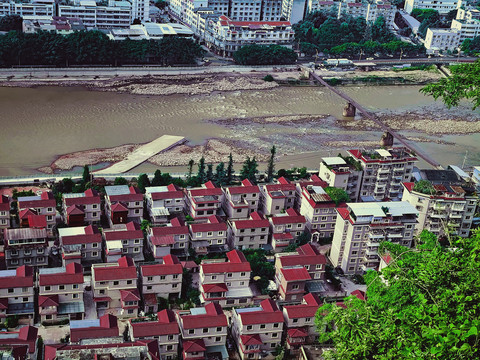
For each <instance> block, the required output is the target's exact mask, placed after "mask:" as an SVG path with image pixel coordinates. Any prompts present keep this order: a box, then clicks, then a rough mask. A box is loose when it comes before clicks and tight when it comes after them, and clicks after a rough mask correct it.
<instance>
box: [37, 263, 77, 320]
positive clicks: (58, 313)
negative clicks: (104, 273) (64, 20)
mask: <svg viewBox="0 0 480 360" xmlns="http://www.w3.org/2000/svg"><path fill="white" fill-rule="evenodd" d="M38 290H39V293H38V313H39V315H40V318H41V321H42V322H56V321H58V320H62V319H69V320H83V317H84V315H85V306H84V303H83V268H82V265H80V264H78V263H70V264H68V265H67V266H66V267H59V268H48V269H40V270H39V275H38Z"/></svg>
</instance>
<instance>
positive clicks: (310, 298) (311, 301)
mask: <svg viewBox="0 0 480 360" xmlns="http://www.w3.org/2000/svg"><path fill="white" fill-rule="evenodd" d="M303 302H304V303H305V304H307V305H316V306H320V304H321V303H322V302H321V301H320V298H319V297H318V295H316V294H312V293H308V294H307V295H304V296H303Z"/></svg>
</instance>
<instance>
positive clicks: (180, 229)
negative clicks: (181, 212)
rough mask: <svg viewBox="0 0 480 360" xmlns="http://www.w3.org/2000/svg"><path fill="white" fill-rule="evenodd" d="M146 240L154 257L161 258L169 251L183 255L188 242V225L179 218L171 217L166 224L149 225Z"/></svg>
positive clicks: (186, 251)
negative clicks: (158, 225)
mask: <svg viewBox="0 0 480 360" xmlns="http://www.w3.org/2000/svg"><path fill="white" fill-rule="evenodd" d="M147 241H148V246H149V249H150V251H151V252H152V253H153V256H154V257H155V259H162V258H163V257H165V256H167V255H169V254H170V253H172V254H174V255H178V256H185V255H187V253H188V244H189V231H188V226H186V225H185V224H184V223H183V220H181V219H180V218H173V219H172V220H171V222H170V224H168V225H167V226H161V227H150V230H149V232H148V235H147Z"/></svg>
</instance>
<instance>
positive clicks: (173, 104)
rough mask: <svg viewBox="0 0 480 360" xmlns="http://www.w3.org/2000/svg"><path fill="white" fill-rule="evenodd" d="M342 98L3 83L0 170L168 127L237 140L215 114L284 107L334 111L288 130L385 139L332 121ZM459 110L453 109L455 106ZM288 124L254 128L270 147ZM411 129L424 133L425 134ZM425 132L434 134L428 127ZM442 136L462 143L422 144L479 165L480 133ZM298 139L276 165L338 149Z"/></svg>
mask: <svg viewBox="0 0 480 360" xmlns="http://www.w3.org/2000/svg"><path fill="white" fill-rule="evenodd" d="M343 90H345V92H346V93H347V94H348V95H350V96H351V97H353V98H354V99H356V100H357V101H358V102H360V103H362V104H364V105H365V106H366V107H367V108H369V109H371V110H389V111H404V110H406V109H411V110H419V109H425V108H428V109H432V108H433V109H439V110H441V111H445V109H444V106H443V105H442V104H440V103H439V102H434V101H433V99H432V98H430V97H426V96H423V95H421V94H420V93H419V92H418V90H419V87H418V86H368V87H345V88H344V89H343ZM343 105H344V104H343V102H341V101H340V99H339V98H338V97H337V96H336V95H334V94H332V93H330V92H327V91H325V89H323V88H317V87H278V88H275V89H273V90H261V91H237V92H228V93H216V94H211V95H205V96H187V95H170V96H141V95H130V94H120V93H114V92H97V91H89V90H85V89H83V88H79V87H40V88H6V87H4V88H0V106H1V109H2V110H1V111H2V116H1V120H0V122H1V129H2V130H1V132H0V151H1V154H2V156H1V158H0V175H1V176H13V175H24V174H33V173H36V172H37V171H36V169H37V168H40V167H42V166H48V165H49V164H50V163H51V162H52V161H53V160H54V159H55V158H56V157H57V156H58V155H60V154H66V153H71V152H75V151H81V150H88V149H93V148H106V147H114V146H118V145H122V144H129V143H144V142H148V141H151V140H153V139H155V138H156V137H158V136H161V135H163V134H172V135H182V136H185V137H186V138H188V139H189V140H190V141H191V142H192V143H194V144H199V143H202V142H203V141H204V140H205V139H207V138H210V137H216V138H232V137H233V138H235V136H237V139H238V136H239V135H238V134H235V131H234V130H232V129H231V128H228V127H223V126H220V125H219V124H216V123H212V122H207V120H210V119H222V118H232V117H239V118H242V117H251V116H266V115H285V114H319V115H320V114H321V115H330V120H328V118H327V119H326V120H325V122H324V123H320V124H318V127H317V128H316V131H315V132H312V133H310V134H309V133H306V132H308V131H309V128H308V127H304V126H303V127H302V126H299V127H297V128H294V129H289V131H290V132H292V133H295V132H296V133H298V134H300V135H302V134H303V135H305V136H307V137H308V136H312V137H313V136H317V134H318V136H324V137H328V138H329V139H331V140H332V141H335V140H336V139H342V140H345V139H347V140H352V141H353V140H357V139H358V140H378V139H379V137H380V135H381V133H380V132H375V131H359V130H352V129H351V128H350V129H344V128H342V126H341V123H340V125H339V122H338V121H332V120H331V119H335V118H339V119H341V118H342V115H341V113H342V109H343ZM455 111H456V110H452V113H453V112H455ZM463 111H465V109H463ZM477 113H478V112H477ZM282 129H283V128H282V127H281V126H278V125H275V126H269V127H263V128H258V127H257V128H252V129H251V131H254V132H255V133H251V136H257V137H260V138H261V139H264V141H265V142H266V144H265V145H266V146H270V144H268V141H270V140H271V141H274V140H275V139H277V141H284V140H285V139H282V138H278V137H277V138H274V137H272V136H271V135H272V134H273V133H277V134H279V133H282V131H283V130H282ZM244 130H245V131H244V132H243V133H242V135H241V136H244V137H248V136H249V131H250V130H249V128H248V126H247V127H246V128H245V129H244ZM257 132H263V133H262V134H259V133H257ZM403 133H404V134H405V132H403ZM412 135H414V136H418V133H412ZM422 136H424V137H428V136H425V134H422ZM437 137H438V136H437ZM430 138H432V137H430ZM272 139H273V140H272ZM441 139H442V140H444V141H447V142H452V143H455V144H456V145H445V144H435V143H426V142H419V143H417V146H419V147H420V148H422V149H424V150H425V151H427V152H428V153H430V154H433V155H434V156H435V157H436V158H437V160H438V161H439V162H440V163H442V164H444V165H447V164H450V163H453V164H461V163H462V161H463V158H464V156H465V151H466V150H468V151H469V158H468V163H469V164H471V165H474V164H480V157H479V155H478V153H479V151H478V150H479V148H480V136H479V134H470V135H444V136H442V137H441ZM295 141H296V140H291V143H287V144H286V145H285V144H283V145H284V151H283V153H285V154H287V156H285V157H282V158H281V159H280V162H279V164H278V165H277V168H279V167H290V166H308V167H312V168H316V167H317V166H318V162H319V157H320V156H322V155H323V156H328V155H333V154H336V153H337V152H338V151H337V149H336V148H337V147H335V146H334V147H333V148H332V149H325V148H321V147H318V148H315V144H314V142H313V143H312V145H311V146H306V147H305V146H303V147H302V146H295ZM287 145H288V146H287ZM285 146H287V151H285ZM338 148H341V146H339V147H338ZM153 169H154V167H153V166H152V165H148V164H144V165H141V166H140V167H139V168H138V169H137V170H142V171H152V170H153ZM173 170H174V171H175V170H181V168H175V169H173Z"/></svg>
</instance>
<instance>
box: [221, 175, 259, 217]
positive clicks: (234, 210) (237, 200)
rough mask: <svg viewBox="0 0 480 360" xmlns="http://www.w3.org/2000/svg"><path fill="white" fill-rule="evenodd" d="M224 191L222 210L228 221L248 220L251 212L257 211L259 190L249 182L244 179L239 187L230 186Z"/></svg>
mask: <svg viewBox="0 0 480 360" xmlns="http://www.w3.org/2000/svg"><path fill="white" fill-rule="evenodd" d="M224 191H225V201H224V203H223V209H224V211H225V214H226V215H227V217H228V218H229V219H230V220H240V219H248V217H249V216H250V214H251V213H252V212H255V211H257V210H258V205H259V204H260V189H259V188H258V186H257V185H253V184H252V183H251V182H250V180H248V179H245V180H243V181H242V185H241V186H230V187H227V188H224Z"/></svg>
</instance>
